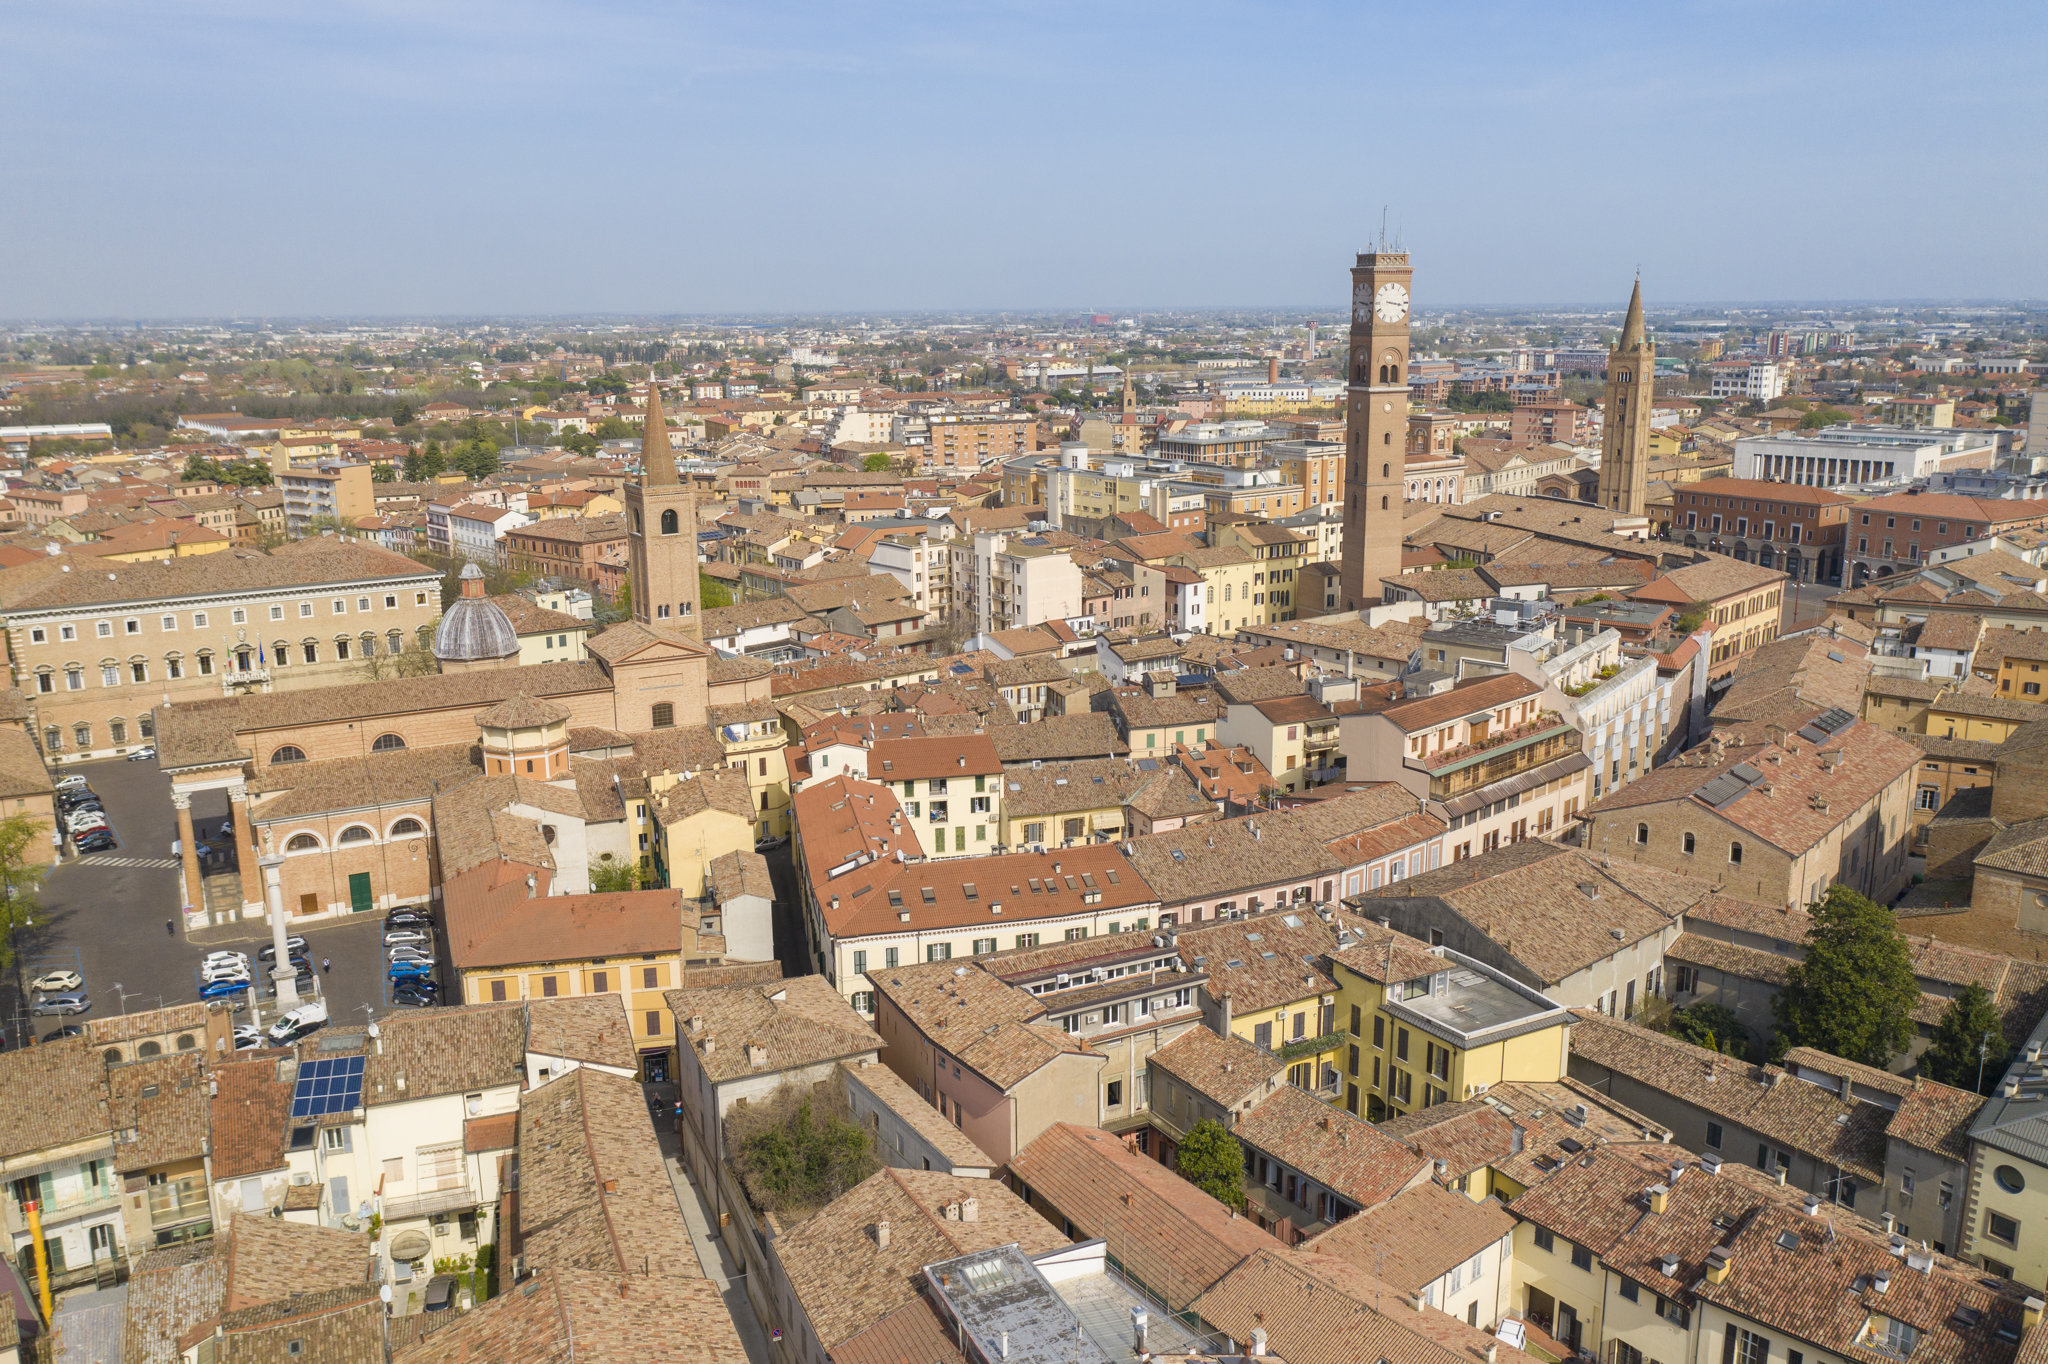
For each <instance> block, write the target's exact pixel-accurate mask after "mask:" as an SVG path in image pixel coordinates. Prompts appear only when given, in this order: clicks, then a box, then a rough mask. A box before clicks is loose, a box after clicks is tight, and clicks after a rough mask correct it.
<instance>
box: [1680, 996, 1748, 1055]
mask: <svg viewBox="0 0 2048 1364" xmlns="http://www.w3.org/2000/svg"><path fill="white" fill-rule="evenodd" d="M1670 1033H1671V1035H1672V1036H1673V1037H1676V1038H1678V1039H1680V1040H1681V1041H1685V1042H1690V1043H1692V1044H1693V1045H1694V1046H1696V1047H1705V1048H1707V1049H1708V1050H1709V1051H1719V1052H1726V1053H1727V1054H1728V1055H1730V1056H1747V1055H1749V1040H1750V1039H1749V1029H1748V1028H1746V1027H1744V1026H1743V1024H1742V1020H1741V1019H1739V1018H1737V1017H1736V1016H1735V1011H1734V1010H1733V1009H1730V1008H1726V1007H1724V1006H1722V1005H1719V1004H1709V1003H1704V1002H1703V1003H1699V1004H1692V1005H1688V1006H1687V1007H1685V1008H1683V1009H1674V1010H1672V1011H1671V1027H1670Z"/></svg>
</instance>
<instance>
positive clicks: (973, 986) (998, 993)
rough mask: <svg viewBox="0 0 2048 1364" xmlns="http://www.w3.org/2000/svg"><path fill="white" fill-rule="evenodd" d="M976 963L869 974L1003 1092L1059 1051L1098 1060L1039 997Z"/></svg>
mask: <svg viewBox="0 0 2048 1364" xmlns="http://www.w3.org/2000/svg"><path fill="white" fill-rule="evenodd" d="M977 966H978V964H977V965H976V966H959V965H955V964H954V963H951V962H919V963H916V964H914V965H911V966H903V967H897V968H896V969H895V970H890V971H882V972H870V973H869V975H868V980H869V981H870V983H872V984H873V985H874V987H875V991H876V993H877V994H879V995H881V996H882V997H884V998H886V999H887V1000H888V1001H889V1002H890V1003H891V1004H892V1005H893V1006H894V1007H895V1008H896V1009H897V1010H898V1011H899V1012H900V1013H902V1015H903V1016H904V1018H905V1019H907V1020H908V1021H909V1022H910V1024H911V1025H912V1026H913V1027H915V1028H917V1029H918V1030H919V1031H920V1032H922V1033H923V1034H924V1035H925V1036H926V1037H927V1038H929V1039H930V1040H931V1043H932V1045H934V1046H935V1047H937V1048H939V1049H940V1050H942V1051H944V1052H946V1053H947V1054H948V1055H950V1056H952V1057H953V1058H954V1059H955V1060H956V1061H958V1062H960V1064H962V1065H964V1066H969V1067H972V1068H973V1070H974V1071H975V1073H976V1074H978V1075H980V1076H981V1077H982V1078H983V1079H985V1080H987V1081H988V1082H989V1083H990V1084H992V1085H994V1086H995V1087H996V1088H998V1089H1002V1090H1008V1089H1010V1088H1012V1087H1014V1086H1015V1085H1017V1084H1020V1083H1021V1082H1022V1081H1023V1080H1024V1079H1025V1078H1026V1077H1027V1076H1030V1075H1032V1074H1035V1073H1036V1072H1037V1071H1038V1070H1039V1069H1040V1068H1041V1067H1043V1066H1044V1065H1046V1064H1047V1063H1048V1062H1050V1061H1052V1060H1054V1059H1055V1058H1057V1057H1061V1056H1086V1057H1095V1058H1099V1053H1097V1052H1094V1051H1091V1050H1090V1049H1089V1047H1088V1044H1087V1043H1086V1042H1084V1041H1082V1040H1081V1039H1080V1038H1079V1037H1077V1036H1074V1035H1072V1034H1069V1033H1067V1032H1066V1031H1064V1030H1063V1029H1060V1028H1056V1027H1054V1026H1053V1025H1052V1024H1050V1023H1048V1022H1046V1021H1045V1018H1046V1007H1045V1004H1044V1002H1043V1001H1042V1000H1041V999H1040V998H1039V997H1038V996H1035V995H1032V994H1030V993H1029V992H1028V991H1025V990H1020V989H1018V988H1016V987H1015V986H1013V985H1010V984H1008V983H1006V982H1005V981H1003V980H1002V979H1000V978H998V977H996V976H994V975H991V974H990V973H989V972H987V971H984V970H980V969H977Z"/></svg>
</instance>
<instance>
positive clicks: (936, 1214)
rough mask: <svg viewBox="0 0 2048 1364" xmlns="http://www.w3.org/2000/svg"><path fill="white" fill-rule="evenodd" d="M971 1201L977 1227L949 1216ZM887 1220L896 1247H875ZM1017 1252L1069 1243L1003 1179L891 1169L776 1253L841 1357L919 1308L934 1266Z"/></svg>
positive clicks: (792, 1233)
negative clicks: (921, 1287)
mask: <svg viewBox="0 0 2048 1364" xmlns="http://www.w3.org/2000/svg"><path fill="white" fill-rule="evenodd" d="M968 1199H973V1200H975V1202H976V1204H977V1206H976V1209H975V1220H973V1221H967V1220H966V1217H965V1210H964V1209H962V1211H961V1216H960V1219H959V1220H954V1219H952V1218H951V1217H949V1216H948V1215H947V1213H946V1211H945V1210H946V1209H947V1208H948V1207H949V1206H951V1205H954V1204H964V1202H965V1201H966V1200H968ZM882 1221H886V1222H888V1223H889V1244H888V1246H887V1247H886V1248H885V1247H881V1246H878V1245H877V1244H876V1243H875V1235H874V1227H875V1224H876V1223H877V1222H882ZM1012 1243H1014V1244H1016V1246H1017V1247H1018V1249H1019V1250H1020V1251H1022V1252H1023V1253H1024V1254H1025V1255H1027V1256H1030V1255H1039V1254H1043V1253H1044V1252H1046V1251H1049V1250H1055V1249H1057V1248H1058V1247H1060V1246H1063V1245H1065V1244H1067V1240H1066V1238H1065V1237H1063V1236H1061V1235H1060V1234H1059V1233H1058V1232H1057V1231H1055V1230H1054V1229H1053V1228H1052V1226H1051V1225H1050V1224H1049V1223H1047V1222H1046V1220H1045V1219H1044V1218H1042V1217H1040V1216H1039V1215H1038V1214H1037V1213H1035V1212H1033V1211H1032V1210H1031V1209H1030V1208H1028V1207H1026V1206H1025V1204H1024V1201H1023V1200H1022V1199H1020V1198H1018V1197H1017V1195H1016V1194H1014V1193H1012V1192H1010V1190H1009V1189H1008V1188H1006V1187H1004V1186H1003V1185H1002V1184H1001V1183H999V1182H998V1181H996V1180H992V1179H968V1178H957V1177H955V1176H953V1175H948V1174H940V1173H938V1172H936V1171H925V1170H896V1169H885V1170H881V1171H878V1172H877V1173H876V1174H874V1175H872V1176H870V1177H869V1178H868V1179H867V1180H866V1181H864V1182H863V1183H861V1184H860V1185H859V1186H858V1187H856V1188H854V1189H852V1190H851V1191H849V1192H848V1193H846V1194H845V1195H843V1196H841V1197H840V1198H839V1199H837V1200H835V1201H834V1202H833V1203H832V1204H831V1205H830V1206H829V1207H826V1208H824V1209H823V1210H821V1211H819V1212H817V1213H814V1214H813V1215H812V1216H811V1217H809V1218H807V1219H806V1220H804V1221H803V1222H800V1223H798V1224H797V1225H796V1226H794V1227H790V1228H787V1229H786V1230H785V1231H784V1232H783V1233H782V1236H781V1238H780V1239H779V1240H777V1241H776V1243H775V1247H776V1255H777V1258H778V1259H779V1260H780V1261H781V1262H782V1266H783V1270H784V1273H785V1274H786V1275H787V1276H788V1279H789V1284H790V1288H791V1289H792V1290H793V1292H794V1294H795V1296H796V1299H797V1303H798V1305H799V1306H800V1307H801V1308H802V1310H803V1312H804V1314H805V1316H807V1317H808V1318H809V1319H810V1323H811V1329H812V1330H813V1331H815V1332H816V1333H817V1335H818V1339H819V1340H820V1341H821V1342H823V1344H824V1346H825V1348H826V1349H827V1350H832V1349H835V1348H837V1346H838V1345H839V1343H840V1342H841V1341H844V1340H845V1339H847V1337H849V1336H852V1335H854V1334H856V1333H858V1332H860V1331H864V1330H866V1329H867V1328H868V1327H870V1326H873V1325H874V1324H875V1323H876V1322H878V1321H880V1320H882V1318H884V1317H886V1316H888V1315H890V1314H891V1313H893V1312H896V1311H898V1310H900V1309H901V1308H903V1307H905V1306H907V1305H909V1304H910V1303H912V1302H914V1301H916V1300H917V1288H916V1283H917V1276H918V1274H919V1272H920V1271H921V1270H922V1268H923V1267H924V1266H925V1265H928V1264H933V1263H935V1262H937V1261H939V1260H950V1259H953V1258H954V1257H956V1256H960V1255H967V1254H971V1253H973V1252H975V1251H980V1250H994V1249H996V1248H997V1247H1000V1246H1005V1245H1010V1244H1012ZM920 1364H924V1362H923V1361H920Z"/></svg>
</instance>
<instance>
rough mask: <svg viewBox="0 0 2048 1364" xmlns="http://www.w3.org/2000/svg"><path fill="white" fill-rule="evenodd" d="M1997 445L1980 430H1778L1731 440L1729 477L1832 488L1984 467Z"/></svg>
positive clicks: (1862, 427)
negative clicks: (1732, 459)
mask: <svg viewBox="0 0 2048 1364" xmlns="http://www.w3.org/2000/svg"><path fill="white" fill-rule="evenodd" d="M1997 450H1998V443H1997V439H1996V437H1995V436H1994V435H1992V434H1991V433H1989V432H1986V431H1980V430H1968V429H1964V430H1954V429H1942V428H1935V427H1907V426H1865V425H1855V424H1851V425H1845V426H1829V427H1823V428H1822V429H1821V430H1819V431H1781V432H1778V433H1776V434H1773V435H1769V436H1743V437H1741V438H1740V439H1738V440H1737V441H1736V442H1735V477H1737V478H1759V479H1768V480H1769V481H1771V482H1773V483H1800V484H1804V485H1806V486H1807V487H1812V488H1834V487H1840V486H1843V485H1845V484H1852V483H1882V482H1885V481H1887V480H1893V479H1897V480H1901V481H1903V480H1907V479H1915V478H1926V477H1928V476H1929V475H1932V474H1935V473H1939V472H1942V471H1944V470H1950V469H1966V468H1989V467H1990V466H1991V463H1992V460H1993V458H1994V457H1995V455H1996V453H1997Z"/></svg>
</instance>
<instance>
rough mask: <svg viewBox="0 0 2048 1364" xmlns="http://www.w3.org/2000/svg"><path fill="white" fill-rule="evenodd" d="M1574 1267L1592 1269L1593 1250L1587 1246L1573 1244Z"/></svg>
mask: <svg viewBox="0 0 2048 1364" xmlns="http://www.w3.org/2000/svg"><path fill="white" fill-rule="evenodd" d="M1572 1268H1573V1269H1584V1270H1588V1271H1590V1270H1591V1269H1592V1268H1593V1252H1592V1250H1590V1249H1589V1248H1587V1247H1585V1246H1582V1245H1577V1244H1574V1245H1573V1246H1572Z"/></svg>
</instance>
